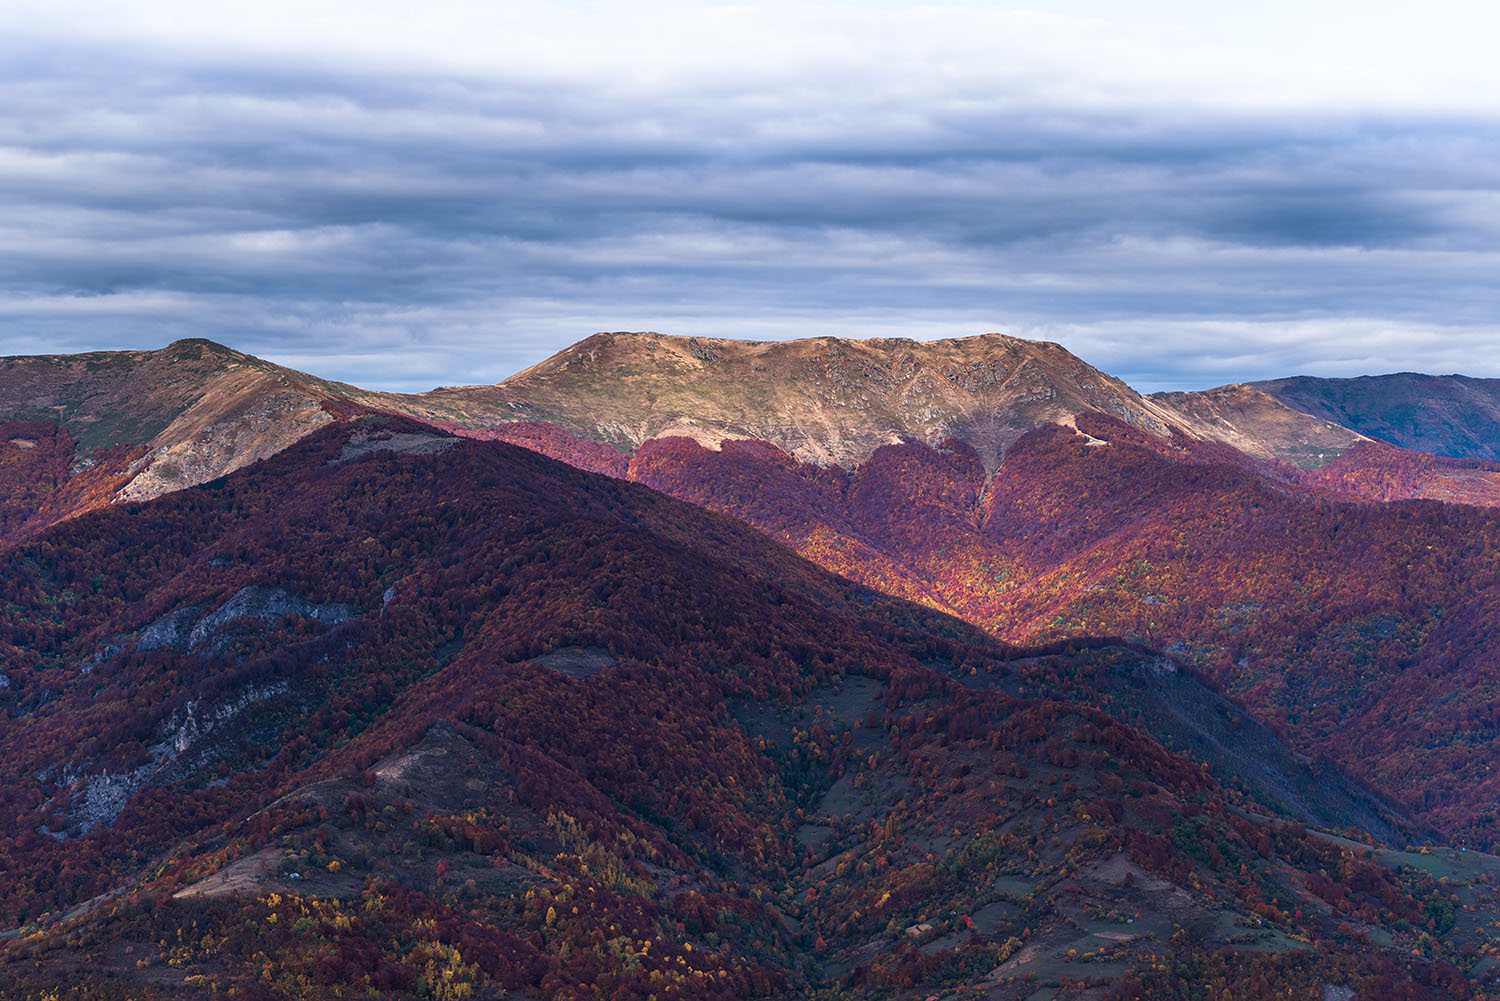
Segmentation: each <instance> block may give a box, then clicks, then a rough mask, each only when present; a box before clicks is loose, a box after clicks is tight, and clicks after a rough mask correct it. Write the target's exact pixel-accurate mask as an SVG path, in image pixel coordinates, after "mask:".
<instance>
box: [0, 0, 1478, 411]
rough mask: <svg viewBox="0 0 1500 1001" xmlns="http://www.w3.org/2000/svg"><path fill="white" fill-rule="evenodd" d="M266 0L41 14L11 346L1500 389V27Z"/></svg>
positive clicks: (1156, 383) (440, 380) (7, 250)
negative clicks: (1499, 60)
mask: <svg viewBox="0 0 1500 1001" xmlns="http://www.w3.org/2000/svg"><path fill="white" fill-rule="evenodd" d="M247 6H252V5H244V4H240V5H239V7H247ZM253 6H254V10H253V11H246V10H241V9H237V7H236V6H235V5H228V4H226V5H223V6H215V5H214V4H212V3H208V4H196V5H193V6H191V7H187V6H183V7H175V6H171V5H161V6H157V5H151V6H136V7H135V9H133V10H130V11H128V12H124V13H122V12H121V11H120V10H119V9H117V7H116V6H112V5H101V6H99V7H97V8H94V9H88V8H82V7H72V8H66V9H63V12H62V13H59V8H58V7H57V6H56V5H52V4H47V5H37V6H35V7H28V6H26V5H24V4H22V5H20V6H17V7H11V6H10V5H7V9H8V12H6V13H0V39H3V41H0V205H3V208H4V212H3V213H0V354H28V353H36V352H43V351H69V352H71V351H82V350H97V349H108V348H120V347H159V346H161V345H163V344H165V343H167V342H168V341H171V340H173V339H175V338H178V337H186V336H206V337H211V338H214V339H215V340H219V341H222V342H224V343H227V344H230V345H232V346H234V347H237V348H240V349H241V350H245V351H249V352H252V353H255V354H258V355H261V356H263V357H267V358H271V359H273V360H276V361H279V362H282V363H285V364H290V365H293V366H295V367H298V368H303V369H306V370H309V371H313V372H316V373H318V374H320V375H325V376H329V377H333V378H340V379H345V380H348V381H352V382H356V383H359V384H361V385H365V386H370V387H375V388H391V389H407V390H419V389H426V388H430V387H431V386H433V385H437V384H455V383H476V382H493V381H497V380H499V379H501V378H503V377H505V376H507V375H509V374H511V373H513V372H515V371H517V370H518V369H520V368H523V367H525V366H526V365H529V364H532V363H534V362H536V361H538V360H540V359H541V358H543V357H545V356H546V355H548V354H550V353H552V352H553V351H555V350H558V349H559V348H561V347H563V346H565V345H566V344H568V343H571V342H573V341H575V340H578V339H580V338H582V337H584V336H587V335H588V334H590V333H592V332H594V331H596V330H641V329H654V330H660V331H663V332H666V333H676V334H697V335H708V336H726V337H751V338H765V339H769V338H785V337H797V336H812V335H821V334H836V335H840V336H850V337H868V336H911V337H917V338H931V337H948V336H964V335H968V334H975V333H981V332H984V331H990V330H1000V331H1004V332H1007V333H1013V334H1018V335H1021V336H1028V337H1043V338H1047V339H1051V340H1058V341H1061V342H1062V343H1063V344H1065V345H1066V346H1067V347H1069V348H1070V349H1072V350H1073V351H1075V352H1076V353H1078V354H1080V355H1082V356H1083V357H1084V358H1086V359H1087V360H1089V361H1091V362H1093V363H1094V364H1096V365H1099V366H1100V367H1103V368H1105V369H1108V370H1110V371H1112V372H1114V373H1116V374H1118V375H1121V376H1123V377H1124V378H1126V379H1127V380H1128V381H1130V382H1132V383H1133V384H1134V385H1136V386H1138V387H1139V388H1142V389H1146V390H1151V389H1159V388H1200V387H1204V386H1208V385H1215V384H1219V383H1223V382H1229V381H1240V380H1246V379H1254V378H1265V377H1272V376H1279V375H1289V374H1295V373H1310V374H1323V375H1352V374H1359V373H1375V372H1386V371H1393V370H1400V369H1414V370H1421V371H1431V372H1451V371H1462V372H1466V373H1469V374H1472V375H1486V376H1500V283H1497V281H1496V277H1497V275H1500V268H1497V265H1500V117H1497V114H1496V113H1495V112H1494V111H1493V110H1491V109H1493V108H1500V103H1497V101H1496V98H1497V97H1500V87H1497V78H1496V76H1495V72H1494V71H1491V70H1489V69H1483V70H1481V67H1487V65H1488V61H1487V60H1486V58H1485V56H1486V54H1485V53H1483V51H1482V46H1481V45H1479V44H1478V43H1479V42H1480V41H1482V40H1485V39H1493V38H1494V37H1496V32H1495V31H1493V30H1486V29H1487V28H1495V27H1496V25H1495V24H1494V20H1493V16H1492V15H1482V14H1480V13H1477V11H1479V10H1480V9H1479V8H1475V11H1469V10H1467V9H1465V7H1464V5H1459V4H1447V5H1444V4H1441V3H1440V4H1438V5H1437V6H1436V7H1434V8H1432V9H1431V10H1430V12H1429V15H1428V20H1426V21H1424V22H1423V23H1422V24H1421V25H1408V24H1404V23H1403V22H1401V21H1399V20H1391V19H1387V20H1386V21H1381V20H1380V18H1379V17H1376V16H1371V15H1368V14H1367V15H1366V16H1365V18H1364V20H1362V21H1360V22H1358V24H1357V25H1356V24H1355V21H1354V20H1353V19H1352V18H1351V20H1350V22H1349V24H1346V25H1341V24H1340V23H1339V22H1338V21H1337V20H1328V18H1332V17H1333V16H1334V15H1336V14H1338V13H1339V12H1340V11H1339V7H1338V5H1324V6H1323V7H1322V8H1317V9H1319V10H1321V12H1322V15H1323V16H1324V18H1325V20H1323V21H1316V22H1315V21H1309V20H1305V17H1306V15H1304V14H1296V13H1295V11H1305V10H1307V9H1308V8H1306V7H1305V6H1300V5H1299V6H1297V7H1295V8H1294V7H1290V6H1288V7H1287V8H1285V9H1284V10H1280V11H1279V13H1277V10H1278V8H1276V6H1275V5H1274V4H1273V5H1272V6H1271V8H1269V9H1270V10H1271V11H1272V14H1270V15H1266V17H1270V18H1271V20H1269V21H1267V20H1266V17H1262V18H1261V19H1260V20H1257V21H1255V22H1250V21H1245V22H1242V23H1239V24H1236V23H1233V22H1216V21H1213V20H1212V19H1204V18H1202V17H1201V16H1200V17H1199V19H1198V20H1196V21H1194V20H1191V19H1190V18H1189V17H1188V16H1187V15H1186V13H1185V12H1186V11H1188V10H1189V8H1188V7H1187V6H1185V5H1184V6H1183V7H1182V8H1181V9H1180V10H1178V9H1176V6H1175V5H1174V4H1172V3H1169V2H1162V3H1155V4H1143V5H1141V11H1140V12H1139V14H1140V16H1139V18H1138V20H1137V21H1135V22H1132V23H1131V24H1125V23H1122V22H1121V21H1120V20H1119V19H1118V15H1114V17H1115V18H1116V19H1115V20H1100V19H1096V18H1094V17H1091V16H1089V15H1091V14H1093V13H1096V12H1094V11H1091V10H1090V9H1089V5H1088V4H1087V3H1084V2H1083V0H1079V2H1076V3H1072V4H1069V5H1057V4H1054V5H1053V7H1054V10H1053V12H1036V11H1022V10H1015V11H998V12H997V11H994V10H989V9H977V8H957V9H949V10H939V9H923V10H908V9H903V8H899V7H895V6H881V7H877V8H868V7H866V8H857V9H856V8H843V9H834V8H823V9H818V10H812V11H808V10H795V9H792V8H780V9H773V8H769V7H764V6H756V7H723V6H699V7H694V8H689V9H675V10H674V9H667V8H648V7H636V8H633V9H632V10H630V11H624V10H621V9H616V8H609V7H600V6H594V5H586V6H585V5H579V6H575V7H572V8H559V7H557V6H556V5H549V6H548V7H546V8H537V9H527V8H523V7H515V6H507V8H506V12H505V13H504V14H499V13H495V14H489V15H485V16H482V17H476V16H475V15H473V14H469V13H465V12H463V11H462V9H461V8H452V9H444V8H442V7H440V6H438V7H434V6H432V5H424V7H423V10H424V12H425V13H423V14H422V15H421V16H417V15H414V14H412V13H410V12H408V11H403V10H401V9H399V8H384V9H380V10H378V11H374V10H372V8H371V7H370V6H369V5H359V6H358V7H350V8H347V9H340V8H337V7H331V6H330V7H324V6H319V5H315V4H314V5H309V4H297V5H288V6H286V7H284V8H283V7H277V6H276V5H275V4H269V5H266V4H260V5H253ZM1199 6H1201V5H1199ZM1315 7H1316V5H1315ZM1104 9H1105V10H1108V9H1109V8H1104ZM1193 9H1196V8H1193ZM1358 10H1359V8H1358V7H1357V6H1353V5H1351V6H1350V7H1349V8H1348V11H1349V12H1350V13H1351V14H1352V13H1354V12H1357V11H1358ZM1059 11H1060V12H1059ZM1178 15H1182V16H1181V17H1179V16H1178ZM1275 17H1280V18H1281V19H1282V20H1281V21H1279V22H1278V21H1276V20H1275ZM1481 17H1490V21H1489V22H1488V23H1484V22H1482V21H1479V20H1475V19H1476V18H1481ZM1299 18H1301V20H1299ZM1335 40H1337V44H1335Z"/></svg>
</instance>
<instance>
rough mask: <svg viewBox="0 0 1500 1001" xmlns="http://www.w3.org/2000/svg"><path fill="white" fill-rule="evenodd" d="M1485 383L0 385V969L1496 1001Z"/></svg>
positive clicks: (1040, 351)
mask: <svg viewBox="0 0 1500 1001" xmlns="http://www.w3.org/2000/svg"><path fill="white" fill-rule="evenodd" d="M1486 385H1487V384H1485V383H1484V382H1483V381H1482V380H1468V379H1463V378H1461V377H1441V378H1439V377H1417V376H1390V377H1382V378H1380V379H1371V380H1316V379H1308V378H1300V379H1289V380H1280V381H1277V382H1271V383H1259V384H1244V385H1234V386H1227V387H1222V388H1219V389H1213V390H1208V391H1205V392H1200V393H1159V394H1152V395H1141V394H1138V393H1136V392H1135V391H1134V390H1132V389H1131V388H1130V387H1129V386H1127V385H1125V384H1124V383H1123V382H1121V381H1120V380H1118V379H1116V378H1114V377H1112V376H1109V375H1107V374H1105V373H1103V372H1100V371H1099V370H1097V369H1095V368H1093V367H1091V366H1089V365H1088V364H1086V363H1085V362H1083V361H1082V360H1080V359H1078V358H1076V357H1074V356H1073V355H1071V354H1069V353H1068V352H1067V351H1066V350H1064V349H1063V348H1061V347H1060V346H1058V345H1055V344H1048V343H1041V342H1032V341H1025V340H1020V339H1016V338H1011V337H1005V336H1002V335H985V336H982V337H973V338H962V339H953V340H946V341H935V342H915V341H909V340H875V341H851V340H840V339H835V338H818V339H813V340H805V341H790V342H764V343H755V342H737V341H727V340H717V339H708V338H678V337H668V336H664V335H660V334H627V333H615V334H599V335H595V336H594V337H591V338H588V339H586V340H584V341H582V342H580V343H579V344H576V345H574V346H572V347H570V348H568V349H566V350H565V351H563V352H561V353H559V354H558V355H556V356H554V357H553V358H550V359H548V360H546V361H544V362H542V363H540V364H539V365H536V366H534V367H532V368H530V369H527V370H526V371H524V372H522V373H519V374H518V375H516V376H514V377H512V378H510V379H508V380H506V381H505V382H502V383H500V384H499V385H496V386H481V387H451V388H443V389H437V390H433V391H431V392H429V393H423V394H415V395H401V394H391V393H382V392H374V391H367V390H362V389H359V388H357V387H353V386H349V385H346V384H341V383H336V382H331V381H328V380H323V379H318V378H316V377H313V376H309V375H306V374H303V373H299V372H294V371H292V370H289V369H285V368H282V367H279V366H275V365H272V364H270V363H267V362H264V361H261V360H259V359H255V358H252V357H250V356H247V355H244V354H241V353H238V352H235V351H233V350H231V349H228V348H225V347H222V346H220V345H216V344H212V343H210V342H207V341H180V342H177V343H175V344H173V345H170V346H168V347H167V348H165V349H163V350H161V351H155V352H110V353H98V354H92V355H78V356H44V357H27V358H9V359H3V360H0V421H3V422H4V427H0V486H3V488H4V491H3V494H0V497H3V500H0V564H3V571H0V610H3V611H0V665H3V667H0V749H3V753H0V762H3V765H0V804H3V809H0V871H3V872H4V874H5V879H4V881H3V882H4V883H5V885H6V886H7V887H8V888H9V889H7V890H6V891H5V892H4V893H3V894H0V918H3V922H0V923H3V924H4V925H5V926H6V927H8V928H10V929H12V930H11V931H9V932H6V933H5V939H4V940H3V941H5V942H6V944H5V946H4V957H3V965H0V975H8V976H9V978H10V980H11V982H12V983H13V984H14V985H16V986H14V987H11V988H0V997H12V996H13V997H27V998H31V997H35V998H41V997H43V996H47V995H48V992H52V993H53V994H54V995H56V996H59V997H62V996H70V995H69V994H68V993H67V992H69V991H71V992H72V995H71V996H78V997H121V998H123V997H196V996H201V995H202V993H203V992H204V990H205V989H207V988H210V987H211V988H212V989H214V990H219V991H222V992H225V993H230V994H233V995H237V996H243V997H333V996H350V997H354V996H390V997H406V996H424V997H499V996H501V995H502V994H503V993H504V994H506V996H511V997H517V996H519V997H545V998H575V997H579V998H581V997H605V998H615V997H619V998H640V999H642V1001H644V999H646V998H647V997H650V996H655V997H657V998H661V999H665V998H667V997H682V998H698V997H749V996H758V997H871V998H875V997H892V996H901V997H906V996H910V997H924V998H925V997H930V996H932V995H934V994H939V993H943V992H947V993H946V995H945V996H965V997H989V998H1016V999H1021V998H1032V997H1043V996H1057V997H1070V998H1071V997H1091V998H1093V997H1098V998H1104V997H1121V998H1125V997H1142V998H1145V997H1166V998H1172V997H1182V998H1188V997H1210V996H1211V997H1219V996H1223V992H1224V991H1225V990H1228V989H1229V987H1228V985H1231V984H1232V985H1234V988H1233V991H1232V994H1233V996H1237V997H1266V998H1270V997H1280V996H1286V994H1287V992H1302V993H1304V994H1306V993H1307V992H1313V993H1312V994H1311V995H1309V996H1323V997H1339V998H1349V997H1355V996H1360V997H1364V996H1372V997H1373V996H1377V995H1390V996H1396V997H1401V996H1407V997H1480V996H1485V991H1486V990H1488V989H1490V988H1489V987H1488V986H1487V985H1488V984H1489V980H1488V979H1487V978H1489V976H1490V970H1491V968H1492V966H1493V965H1494V963H1495V959H1494V954H1495V953H1494V946H1493V945H1492V943H1491V935H1492V934H1493V931H1494V928H1495V927H1500V925H1496V921H1497V920H1500V901H1497V900H1496V899H1495V897H1494V879H1495V875H1496V874H1497V873H1500V858H1496V857H1495V856H1494V855H1491V854H1489V851H1488V850H1489V849H1491V848H1492V847H1494V846H1500V807H1497V806H1496V805H1495V804H1496V803H1497V802H1500V773H1497V769H1496V765H1497V764H1500V684H1497V679H1496V677H1495V675H1494V672H1493V669H1492V665H1493V663H1494V658H1495V654H1496V650H1495V647H1494V643H1493V641H1492V640H1491V638H1490V635H1489V630H1488V628H1487V623H1488V622H1490V621H1493V620H1494V617H1495V615H1496V614H1497V612H1500V608H1497V607H1496V605H1497V602H1500V563H1497V561H1500V513H1496V512H1494V511H1492V507H1493V506H1495V505H1497V504H1500V466H1497V465H1494V464H1493V463H1492V461H1491V460H1492V459H1493V458H1494V457H1495V453H1494V451H1493V450H1494V449H1495V448H1496V447H1500V430H1497V429H1500V425H1497V424H1496V422H1495V420H1494V418H1493V416H1492V415H1493V414H1494V410H1493V406H1492V405H1491V407H1489V408H1487V407H1485V406H1484V405H1482V404H1481V402H1480V401H1481V399H1482V398H1487V397H1486V395H1485V394H1486V392H1487V390H1486ZM1426 400H1431V401H1432V405H1431V406H1430V407H1428V406H1426V405H1425V404H1424V402H1423V401H1426ZM517 446H520V447H517ZM1435 846H1438V847H1435ZM1441 846H1450V847H1441ZM7 991H8V992H9V993H7ZM507 992H508V993H507ZM1329 992H1332V993H1331V994H1330V993H1329ZM1350 992H1352V993H1350Z"/></svg>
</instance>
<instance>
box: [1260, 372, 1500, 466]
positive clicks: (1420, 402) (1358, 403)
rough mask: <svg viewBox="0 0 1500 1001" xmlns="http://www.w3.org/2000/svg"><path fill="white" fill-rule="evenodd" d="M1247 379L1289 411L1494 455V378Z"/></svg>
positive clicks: (1464, 452)
mask: <svg viewBox="0 0 1500 1001" xmlns="http://www.w3.org/2000/svg"><path fill="white" fill-rule="evenodd" d="M1254 385H1255V387H1256V388H1257V389H1259V390H1261V391H1262V392H1265V393H1267V394H1269V395H1270V396H1273V397H1275V398H1276V399H1277V400H1280V401H1281V402H1282V403H1284V404H1286V405H1287V406H1288V407H1291V408H1293V409H1295V410H1300V411H1302V412H1303V413H1306V414H1312V415H1315V416H1317V417H1321V418H1322V419H1324V420H1327V421H1332V422H1334V423H1336V424H1341V425H1343V426H1344V427H1347V428H1350V429H1352V430H1354V431H1358V432H1359V433H1360V434H1362V435H1366V436H1368V437H1371V438H1379V439H1380V440H1382V441H1388V442H1390V443H1392V444H1394V445H1400V446H1401V447H1402V448H1409V449H1415V450H1417V451H1420V452H1431V453H1432V454H1434V455H1446V456H1452V457H1455V458H1472V459H1487V460H1500V379H1471V378H1469V377H1468V376H1463V375H1418V374H1416V373H1413V372H1402V373H1399V374H1396V375H1373V376H1371V375H1367V376H1360V377H1358V378H1354V379H1318V378H1313V377H1311V376H1296V377H1294V378H1290V379H1273V380H1270V381H1267V382H1257V383H1254Z"/></svg>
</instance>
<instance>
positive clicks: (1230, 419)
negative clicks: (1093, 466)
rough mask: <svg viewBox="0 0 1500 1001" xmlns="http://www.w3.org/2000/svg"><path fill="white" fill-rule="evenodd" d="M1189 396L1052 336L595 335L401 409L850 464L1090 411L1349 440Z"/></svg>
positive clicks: (1244, 444) (463, 420)
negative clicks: (761, 444)
mask: <svg viewBox="0 0 1500 1001" xmlns="http://www.w3.org/2000/svg"><path fill="white" fill-rule="evenodd" d="M1198 395H1199V394H1173V396H1172V397H1171V398H1165V397H1145V396H1142V395H1141V394H1139V393H1137V392H1136V391H1135V390H1133V389H1131V388H1130V387H1129V386H1128V385H1126V384H1125V383H1124V382H1123V381H1121V380H1120V379H1117V378H1115V377H1114V376H1112V375H1109V374H1107V373H1105V372H1101V371H1100V370H1099V369H1097V368H1094V367H1093V366H1092V365H1089V364H1088V363H1086V362H1084V361H1083V360H1082V359H1080V358H1078V357H1077V356H1076V355H1073V354H1072V353H1070V352H1069V351H1067V350H1066V349H1064V348H1063V347H1061V346H1060V345H1058V344H1054V343H1051V342H1048V341H1031V340H1024V339H1022V338H1018V337H1010V336H1007V335H1004V334H983V335H980V336H977V337H961V338H950V339H947V340H939V341H914V340H909V339H905V338H896V339H874V340H846V339H842V338H836V337H816V338H809V339H806V340H794V341H734V340H724V339H720V338H706V337H672V336H667V335H664V334H657V333H605V334H595V335H594V336H593V337H590V338H588V339H586V340H583V341H580V342H579V343H577V344H575V345H573V346H572V347H570V348H567V349H566V350H564V351H561V352H559V353H558V354H556V355H554V356H552V357H551V358H548V359H547V360H546V361H543V362H541V363H540V364H538V365H535V366H533V367H531V368H529V369H527V370H525V371H524V372H520V373H518V374H517V375H515V376H512V377H511V378H509V379H507V380H505V381H504V382H502V383H500V384H499V385H496V386H490V387H461V388H445V389H438V390H434V391H432V392H431V393H424V394H421V395H420V396H417V397H410V398H407V399H406V400H405V401H402V404H401V405H400V409H403V410H406V411H407V412H408V413H412V414H413V415H415V416H424V417H429V418H431V417H442V418H448V419H452V420H455V421H457V422H458V423H460V424H462V425H464V426H468V427H477V426H482V425H484V424H487V423H491V422H495V421H496V420H497V419H499V420H501V421H514V420H532V421H545V422H549V423H553V424H558V425H561V426H562V427H564V428H566V429H568V430H569V431H571V432H573V433H574V434H577V435H579V436H580V437H584V438H592V439H595V440H601V441H606V442H608V443H609V444H611V445H614V446H615V447H616V448H619V449H621V450H622V451H627V452H628V451H633V450H634V449H635V448H637V447H638V446H640V445H641V444H642V443H644V442H646V441H649V440H651V439H653V438H662V437H667V436H672V435H681V436H684V437H689V438H693V439H696V440H697V441H699V442H701V443H703V444H705V445H710V446H714V445H717V444H718V443H719V442H721V441H723V440H725V439H729V438H754V439H759V440H761V441H767V442H770V443H772V444H774V445H776V446H777V447H779V448H781V449H782V450H783V451H786V452H787V453H789V454H791V455H793V456H796V457H797V458H798V459H801V460H803V461H810V462H817V463H821V464H825V465H827V464H833V463H837V464H839V465H843V466H846V467H852V466H855V465H858V464H859V463H861V462H863V461H864V460H865V459H866V458H868V457H869V456H870V454H871V453H873V452H874V451H875V450H876V449H877V448H879V447H880V446H882V445H887V444H891V443H894V442H898V441H902V440H908V439H910V440H918V441H923V442H926V443H928V444H937V443H939V442H941V441H943V440H944V439H947V438H959V439H962V440H964V441H966V442H968V443H969V444H970V445H972V446H973V447H974V448H975V450H976V451H977V452H978V453H979V455H980V457H981V458H982V459H983V460H984V462H985V465H986V466H987V467H988V468H990V469H994V467H995V466H997V465H998V463H999V460H1000V457H1001V456H1002V455H1003V454H1004V452H1005V449H1006V448H1007V447H1008V446H1009V445H1010V444H1011V443H1012V442H1014V441H1015V440H1016V439H1018V438H1019V437H1020V436H1021V435H1023V434H1025V433H1026V432H1027V431H1030V430H1032V429H1033V428H1036V427H1039V426H1041V425H1043V424H1051V423H1057V424H1064V425H1068V426H1072V425H1073V417H1074V415H1076V414H1079V413H1084V412H1089V411H1096V412H1100V413H1105V414H1109V415H1111V416H1113V417H1117V418H1119V419H1121V420H1123V421H1125V422H1127V423H1129V424H1133V425H1136V426H1138V427H1140V428H1142V429H1144V430H1146V431H1148V432H1149V433H1151V434H1153V435H1156V436H1159V437H1167V436H1170V434H1171V433H1172V429H1173V428H1177V429H1179V430H1180V431H1182V432H1184V433H1186V434H1187V435H1188V436H1190V437H1196V438H1202V439H1206V440H1211V441H1223V442H1226V443H1228V444H1233V445H1235V446H1236V447H1238V448H1241V449H1242V450H1244V451H1247V452H1248V453H1249V454H1251V455H1253V456H1255V457H1256V458H1289V459H1292V460H1294V461H1295V460H1298V459H1300V460H1304V461H1296V462H1295V464H1298V465H1302V464H1304V462H1305V460H1306V459H1308V458H1310V457H1312V456H1313V455H1316V454H1317V453H1325V454H1327V455H1328V457H1330V458H1331V457H1332V456H1333V455H1336V454H1338V452H1340V451H1342V450H1343V449H1344V448H1347V447H1349V445H1352V444H1353V443H1354V442H1356V441H1358V440H1359V436H1358V435H1353V434H1350V433H1348V432H1346V431H1343V429H1340V428H1336V427H1335V426H1334V425H1331V424H1328V423H1327V422H1326V421H1322V420H1319V419H1316V418H1312V417H1309V416H1307V415H1305V414H1300V413H1297V412H1295V411H1292V410H1289V409H1287V408H1285V407H1283V406H1281V405H1280V404H1278V403H1276V402H1275V401H1274V400H1271V399H1270V398H1269V397H1266V396H1264V394H1256V396H1257V397H1258V399H1257V401H1256V406H1255V407H1254V408H1246V407H1244V406H1239V407H1235V406H1224V405H1223V403H1224V402H1225V401H1223V400H1221V399H1220V398H1219V397H1208V398H1204V399H1197V398H1196V397H1197V396H1198ZM371 402H373V401H371ZM390 402H393V401H387V405H389V403H390ZM1252 410H1253V413H1252V412H1251V411H1252ZM1262 436H1269V438H1270V440H1262ZM1313 464H1316V462H1315V461H1314V462H1313Z"/></svg>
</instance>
